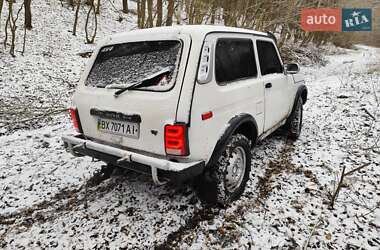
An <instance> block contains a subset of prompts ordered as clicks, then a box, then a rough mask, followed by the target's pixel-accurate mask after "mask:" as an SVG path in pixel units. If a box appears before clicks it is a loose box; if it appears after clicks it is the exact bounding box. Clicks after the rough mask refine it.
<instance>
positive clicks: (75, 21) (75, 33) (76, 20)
mask: <svg viewBox="0 0 380 250" xmlns="http://www.w3.org/2000/svg"><path fill="white" fill-rule="evenodd" d="M80 1H81V0H78V3H77V9H76V11H75V19H74V27H73V35H74V36H76V35H77V25H78V15H79V7H80V3H81V2H80Z"/></svg>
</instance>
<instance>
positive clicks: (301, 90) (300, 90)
mask: <svg viewBox="0 0 380 250" xmlns="http://www.w3.org/2000/svg"><path fill="white" fill-rule="evenodd" d="M307 94H308V93H307V88H306V86H305V85H304V84H302V85H301V86H299V87H298V89H297V94H296V98H295V100H294V103H295V102H296V101H297V100H298V98H300V97H301V98H302V102H303V104H305V103H306V101H307Z"/></svg>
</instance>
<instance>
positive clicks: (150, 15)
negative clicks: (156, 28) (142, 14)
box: [146, 0, 153, 28]
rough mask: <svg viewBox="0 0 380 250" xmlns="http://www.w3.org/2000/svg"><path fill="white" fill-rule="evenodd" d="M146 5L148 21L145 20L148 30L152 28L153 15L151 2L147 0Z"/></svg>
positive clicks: (151, 0)
mask: <svg viewBox="0 0 380 250" xmlns="http://www.w3.org/2000/svg"><path fill="white" fill-rule="evenodd" d="M147 3H148V19H147V21H146V22H147V24H148V27H149V28H152V27H153V14H152V9H153V0H147Z"/></svg>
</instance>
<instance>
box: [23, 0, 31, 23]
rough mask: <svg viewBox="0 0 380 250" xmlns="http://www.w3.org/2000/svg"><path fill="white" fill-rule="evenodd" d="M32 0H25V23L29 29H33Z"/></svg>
mask: <svg viewBox="0 0 380 250" xmlns="http://www.w3.org/2000/svg"><path fill="white" fill-rule="evenodd" d="M31 2H32V0H24V8H25V20H24V25H25V28H26V29H28V30H31V29H32V10H31V9H30V4H31Z"/></svg>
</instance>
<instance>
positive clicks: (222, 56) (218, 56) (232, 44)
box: [215, 38, 257, 84]
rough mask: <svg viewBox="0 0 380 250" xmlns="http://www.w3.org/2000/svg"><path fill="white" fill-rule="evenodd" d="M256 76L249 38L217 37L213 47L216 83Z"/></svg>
mask: <svg viewBox="0 0 380 250" xmlns="http://www.w3.org/2000/svg"><path fill="white" fill-rule="evenodd" d="M256 76H257V67H256V62H255V56H254V52H253V44H252V40H251V39H234V38H221V39H218V41H217V43H216V49H215V77H216V81H217V82H218V83H222V84H223V83H228V82H232V81H236V80H239V79H245V78H250V77H256Z"/></svg>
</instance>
